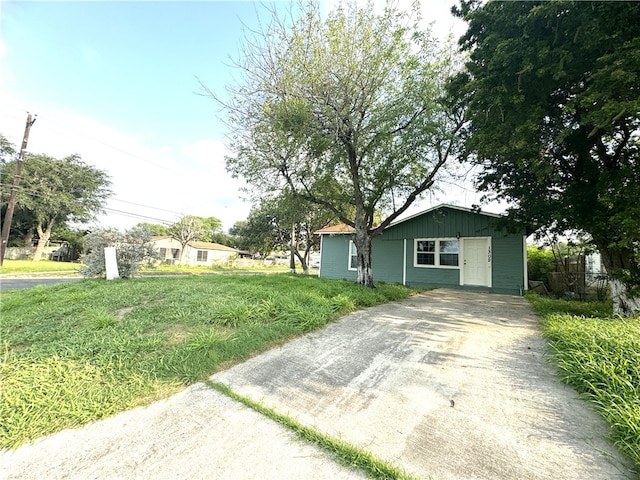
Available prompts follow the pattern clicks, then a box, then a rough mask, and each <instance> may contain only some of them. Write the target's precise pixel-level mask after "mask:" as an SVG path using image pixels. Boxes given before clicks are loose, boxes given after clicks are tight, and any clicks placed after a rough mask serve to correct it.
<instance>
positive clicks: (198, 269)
mask: <svg viewBox="0 0 640 480" xmlns="http://www.w3.org/2000/svg"><path fill="white" fill-rule="evenodd" d="M298 270H299V267H298ZM288 271H289V267H284V266H282V265H260V264H256V265H252V266H248V267H235V266H228V265H222V264H220V265H211V266H190V265H166V264H162V265H158V266H157V267H143V268H142V270H141V271H140V272H141V274H142V275H175V274H189V275H207V274H215V273H247V272H249V273H258V272H260V273H267V272H268V273H284V272H288ZM299 271H300V270H299Z"/></svg>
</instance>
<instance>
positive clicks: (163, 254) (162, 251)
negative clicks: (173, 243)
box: [158, 248, 167, 260]
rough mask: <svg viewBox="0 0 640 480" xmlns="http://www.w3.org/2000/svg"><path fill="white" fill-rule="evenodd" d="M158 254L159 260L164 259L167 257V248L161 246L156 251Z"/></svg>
mask: <svg viewBox="0 0 640 480" xmlns="http://www.w3.org/2000/svg"><path fill="white" fill-rule="evenodd" d="M158 255H159V256H160V260H164V259H165V258H167V249H166V248H161V249H160V251H159V252H158Z"/></svg>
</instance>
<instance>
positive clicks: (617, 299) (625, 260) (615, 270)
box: [595, 241, 640, 316]
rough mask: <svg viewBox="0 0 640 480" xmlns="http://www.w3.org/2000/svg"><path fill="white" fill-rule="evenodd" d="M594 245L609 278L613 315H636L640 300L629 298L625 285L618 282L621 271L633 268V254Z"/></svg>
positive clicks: (628, 250) (626, 250) (629, 250)
mask: <svg viewBox="0 0 640 480" xmlns="http://www.w3.org/2000/svg"><path fill="white" fill-rule="evenodd" d="M595 243H596V246H598V250H599V251H600V255H602V262H603V263H604V268H605V269H606V270H607V274H608V276H609V287H610V288H611V299H612V300H613V313H614V314H617V315H622V316H630V315H635V314H637V313H638V312H640V298H639V297H631V296H629V295H628V294H627V287H626V285H625V284H624V282H623V281H622V280H620V273H621V271H623V270H631V269H632V268H633V265H632V263H633V252H632V251H631V249H630V248H626V247H618V248H611V247H609V246H605V247H600V246H599V245H598V242H597V241H596V242H595Z"/></svg>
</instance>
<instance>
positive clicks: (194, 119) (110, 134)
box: [0, 0, 478, 229]
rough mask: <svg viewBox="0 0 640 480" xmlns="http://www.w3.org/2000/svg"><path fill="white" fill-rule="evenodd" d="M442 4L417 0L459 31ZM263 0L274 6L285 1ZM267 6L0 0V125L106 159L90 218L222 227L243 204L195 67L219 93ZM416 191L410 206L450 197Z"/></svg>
mask: <svg viewBox="0 0 640 480" xmlns="http://www.w3.org/2000/svg"><path fill="white" fill-rule="evenodd" d="M402 3H403V1H401V2H400V4H402ZM406 3H409V2H408V1H407V2H406ZM452 3H453V1H448V0H435V1H434V0H431V1H427V0H424V4H425V6H424V11H423V14H424V16H425V17H426V20H430V21H435V31H436V33H437V34H438V35H440V36H442V35H444V34H445V33H446V32H447V31H449V30H450V29H451V28H452V27H454V28H456V27H455V26H456V25H457V30H456V32H457V33H461V31H463V29H462V30H461V27H460V23H457V24H456V23H455V22H456V21H455V20H454V19H453V18H452V17H451V16H450V15H449V13H448V11H449V8H450V6H451V4H452ZM271 5H276V8H277V9H279V10H281V11H284V10H286V9H287V8H288V6H289V2H288V1H278V2H276V3H275V4H271ZM325 7H326V8H331V2H326V4H325ZM265 13H266V12H265V9H264V7H263V6H262V4H261V3H256V2H250V1H227V2H223V1H195V2H168V1H160V2H151V1H126V2H95V1H75V2H53V1H40V2H36V1H25V0H22V1H11V0H8V1H7V0H2V1H1V2H0V133H2V134H4V135H5V136H7V137H8V138H9V139H10V140H11V141H12V142H13V143H14V144H16V145H19V144H20V142H21V139H22V133H23V131H24V124H25V120H26V112H27V111H29V112H31V113H34V114H38V119H37V121H36V123H35V124H34V126H33V128H32V130H31V136H30V140H29V151H31V152H34V153H46V154H49V155H52V156H56V157H63V156H66V155H69V154H72V153H80V154H81V156H82V158H83V160H84V161H85V162H86V163H89V164H91V165H94V166H96V167H98V168H101V169H103V170H106V171H107V172H108V173H109V174H110V175H111V177H112V182H113V186H112V189H113V191H114V197H113V199H112V200H110V201H109V203H108V205H107V207H108V210H107V214H106V215H103V216H101V217H99V218H98V219H97V221H96V222H95V223H96V224H99V225H101V226H110V227H116V228H129V227H131V226H133V225H134V224H136V223H138V222H140V221H150V222H155V221H156V220H163V221H168V222H171V221H175V220H176V219H177V218H178V216H179V215H180V214H193V215H201V216H216V217H218V218H220V219H221V220H222V221H223V225H224V227H225V229H226V228H229V227H230V226H232V225H233V223H234V222H235V221H238V220H243V219H245V218H246V216H247V213H248V211H249V209H250V204H249V203H248V202H244V201H243V200H242V198H241V196H242V195H241V194H240V193H239V189H240V188H241V186H242V183H241V182H240V181H236V180H233V179H231V178H230V176H229V175H228V174H227V173H226V171H225V169H224V156H225V154H226V153H228V152H227V151H226V148H225V143H224V142H225V134H226V127H225V126H224V124H223V122H222V121H221V118H220V112H219V109H218V107H217V105H216V104H215V102H214V101H213V100H211V99H209V98H207V97H204V96H201V95H198V93H201V88H200V85H199V84H198V81H197V78H199V79H200V80H202V81H203V82H204V83H205V84H206V85H207V86H208V87H209V88H210V89H211V90H213V91H215V92H216V93H221V94H222V93H223V92H224V86H225V85H226V84H228V83H229V82H231V81H232V79H233V77H234V76H238V75H239V74H240V73H239V72H238V71H237V69H235V68H233V67H232V66H231V65H232V60H233V59H237V58H238V55H239V46H240V44H241V41H242V39H243V38H244V37H245V33H246V30H245V29H246V26H249V27H252V26H255V25H256V24H257V21H258V17H259V16H261V15H262V16H263V20H264V16H265ZM196 77H197V78H196ZM451 195H452V198H455V199H457V201H456V203H458V204H462V205H464V206H470V205H471V204H472V203H474V202H477V200H478V198H477V196H476V195H474V194H472V193H471V192H469V191H468V190H464V194H463V197H464V198H463V200H462V201H460V198H461V196H460V192H457V193H452V194H451ZM425 201H426V202H427V203H424V202H422V203H421V204H419V205H418V206H417V208H419V207H422V208H426V207H428V206H431V204H434V203H435V204H437V203H440V202H441V201H448V199H447V198H446V196H444V197H442V196H441V197H438V198H435V197H431V198H428V199H426V200H425ZM123 212H124V213H123Z"/></svg>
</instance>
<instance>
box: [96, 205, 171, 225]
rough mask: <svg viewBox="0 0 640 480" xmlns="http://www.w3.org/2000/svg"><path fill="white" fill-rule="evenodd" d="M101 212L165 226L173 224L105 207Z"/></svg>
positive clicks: (160, 219)
mask: <svg viewBox="0 0 640 480" xmlns="http://www.w3.org/2000/svg"><path fill="white" fill-rule="evenodd" d="M103 210H105V211H107V212H110V213H115V214H116V215H123V216H125V217H132V218H139V219H143V220H153V221H155V222H160V223H162V224H165V225H171V224H173V223H175V222H171V221H168V220H164V219H162V218H155V217H149V216H147V215H140V214H137V213H133V212H125V211H123V210H116V209H114V208H108V207H105V208H103Z"/></svg>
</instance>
